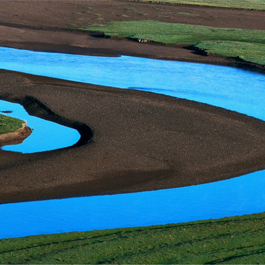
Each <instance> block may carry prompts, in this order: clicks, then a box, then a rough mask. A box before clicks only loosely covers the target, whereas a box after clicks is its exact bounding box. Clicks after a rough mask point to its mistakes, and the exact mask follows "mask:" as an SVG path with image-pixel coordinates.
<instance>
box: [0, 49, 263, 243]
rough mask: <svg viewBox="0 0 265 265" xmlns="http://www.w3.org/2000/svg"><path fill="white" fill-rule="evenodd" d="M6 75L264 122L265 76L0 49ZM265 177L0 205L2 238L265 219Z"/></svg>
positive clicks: (166, 63)
mask: <svg viewBox="0 0 265 265" xmlns="http://www.w3.org/2000/svg"><path fill="white" fill-rule="evenodd" d="M0 58H4V60H3V59H1V61H0V68H3V69H7V70H15V71H22V72H26V73H32V74H38V75H44V76H51V77H57V78H63V79H67V80H73V81H79V82H88V83H93V84H99V85H105V86H116V87H120V88H132V89H140V90H145V91H151V92H155V93H162V94H166V95H171V96H175V97H180V98H186V99H190V100H196V101H200V102H204V103H208V104H212V105H215V106H219V107H224V108H227V109H230V110H235V111H238V112H241V113H244V114H247V115H250V116H253V117H256V118H259V119H263V120H265V110H264V100H265V96H264V95H265V93H264V92H265V91H264V89H265V76H264V75H262V74H258V73H252V72H248V71H244V70H240V69H235V68H231V67H223V66H213V65H204V64H196V63H183V62H174V61H163V60H152V59H144V58H136V57H129V56H121V57H118V58H117V57H115V58H105V57H89V56H79V55H66V54H56V53H44V52H40V53H37V52H30V51H24V50H15V49H9V48H0ZM264 176H265V172H264V171H259V172H255V173H252V174H248V175H245V176H241V177H238V178H234V179H230V180H225V181H219V182H215V183H209V184H203V185H197V186H190V187H184V188H176V189H167V190H160V191H151V192H140V193H132V194H121V195H112V196H95V197H82V198H72V199H63V200H50V201H41V202H27V203H14V204H5V205H0V212H1V217H2V216H4V218H1V220H0V227H1V231H0V238H5V237H18V236H27V235H34V234H44V233H45V234H49V233H58V232H69V231H84V230H85V231H87V230H95V229H106V228H115V227H131V226H146V225H152V224H167V223H178V222H186V221H192V220H201V219H209V218H220V217H224V216H235V215H243V214H250V213H257V212H262V211H265V197H264V188H265V183H264V179H265V178H264Z"/></svg>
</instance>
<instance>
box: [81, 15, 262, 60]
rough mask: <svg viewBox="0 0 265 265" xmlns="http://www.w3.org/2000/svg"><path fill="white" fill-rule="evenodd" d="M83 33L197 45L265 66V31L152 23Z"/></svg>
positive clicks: (100, 27) (96, 28) (123, 23)
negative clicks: (102, 33)
mask: <svg viewBox="0 0 265 265" xmlns="http://www.w3.org/2000/svg"><path fill="white" fill-rule="evenodd" d="M80 30H87V31H95V32H104V33H105V35H106V36H111V37H117V38H131V39H146V40H150V41H154V42H159V43H164V44H167V45H174V44H186V45H195V46H197V47H199V48H201V49H205V50H207V51H208V52H210V53H215V54H217V55H221V56H228V57H240V58H241V59H244V60H245V61H248V62H252V63H257V64H261V65H265V47H264V44H265V31H264V30H247V29H233V28H214V27H206V26H196V25H187V24H177V23H165V22H158V21H152V20H139V21H118V22H109V23H107V24H105V25H100V24H95V25H92V26H90V27H84V28H82V29H80Z"/></svg>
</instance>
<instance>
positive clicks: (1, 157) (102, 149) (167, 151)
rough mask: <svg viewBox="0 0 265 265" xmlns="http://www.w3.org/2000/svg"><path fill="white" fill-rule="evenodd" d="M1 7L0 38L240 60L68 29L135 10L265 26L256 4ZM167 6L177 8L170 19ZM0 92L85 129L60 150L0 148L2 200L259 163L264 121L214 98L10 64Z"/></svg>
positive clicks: (23, 43)
mask: <svg viewBox="0 0 265 265" xmlns="http://www.w3.org/2000/svg"><path fill="white" fill-rule="evenodd" d="M128 8H129V9H128ZM0 10H1V15H0V45H1V46H8V47H16V48H23V49H32V50H46V51H58V52H68V53H79V54H91V55H107V56H116V54H126V55H137V56H145V57H152V58H164V59H177V60H183V61H194V62H206V63H212V64H224V65H234V66H239V67H241V66H242V65H241V62H236V61H234V60H232V59H226V58H221V57H216V56H202V55H199V54H196V52H194V51H191V50H187V49H184V48H183V47H181V46H179V47H165V46H161V45H157V44H142V43H137V42H132V41H128V40H114V39H103V38H94V37H92V36H89V35H88V34H82V33H77V32H69V31H66V29H67V28H69V27H76V26H83V25H86V23H87V24H89V23H92V22H98V23H105V22H107V21H111V20H135V19H156V20H159V21H166V22H179V23H189V24H198V25H207V26H217V27H240V28H248V29H265V23H263V22H264V12H262V11H252V10H234V9H218V8H205V7H190V6H171V5H158V4H152V5H151V7H150V5H147V4H142V3H126V2H125V1H114V0H108V1H103V0H97V1H94V0H90V1H71V3H69V2H68V1H21V2H20V1H5V0H2V1H0ZM130 10H131V11H130ZM132 10H133V12H132ZM165 12H173V13H176V15H174V16H173V18H172V19H169V18H167V17H166V16H164V15H165ZM124 14H125V15H126V16H127V17H126V16H123V15H124ZM143 14H145V15H143ZM250 67H251V66H250ZM0 96H1V97H2V98H5V99H9V100H17V101H19V102H21V103H22V104H23V105H24V106H25V107H26V109H27V110H28V111H29V112H30V113H31V114H35V115H38V116H39V117H44V118H47V119H50V120H53V121H56V122H59V123H61V124H65V125H68V126H72V127H73V128H76V129H78V130H79V131H80V132H81V134H82V138H81V141H80V142H79V143H78V144H77V145H76V146H75V147H72V148H66V149H62V150H56V151H50V152H44V153H37V154H27V155H22V154H18V153H13V152H4V151H1V150H0V203H6V202H14V201H28V200H39V199H49V198H62V197H71V196H81V195H94V194H109V193H120V192H133V191H142V190H152V189H161V188H171V187H179V186H185V185H192V184H199V183H205V182H211V181H217V180H221V179H227V178H231V177H235V176H239V175H241V174H245V173H249V172H252V171H255V170H259V169H264V168H265V155H264V153H265V151H264V150H265V148H264V144H265V134H264V131H265V130H264V129H265V123H264V122H262V121H259V120H256V119H253V118H250V117H247V116H244V115H240V114H237V113H234V112H230V111H226V110H223V109H220V108H215V107H211V106H208V105H205V104H200V103H196V102H191V101H186V100H180V99H176V98H170V97H166V96H162V95H155V94H151V93H145V92H139V91H134V90H120V89H115V88H107V87H101V86H95V85H89V84H87V85H85V84H79V83H74V82H66V81H61V80H56V79H51V78H43V77H36V76H30V75H25V74H18V73H14V72H8V71H1V72H0ZM88 126H89V127H88ZM90 128H91V129H90ZM93 135H94V137H93ZM92 137H93V140H92V141H90V140H91V139H92ZM40 140H41V139H40Z"/></svg>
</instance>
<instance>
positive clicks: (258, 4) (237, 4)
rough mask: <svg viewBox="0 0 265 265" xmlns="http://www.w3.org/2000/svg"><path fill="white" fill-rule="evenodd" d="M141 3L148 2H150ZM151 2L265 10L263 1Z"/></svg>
mask: <svg viewBox="0 0 265 265" xmlns="http://www.w3.org/2000/svg"><path fill="white" fill-rule="evenodd" d="M143 1H144V2H150V0H143ZM151 2H167V3H176V4H189V5H201V6H216V7H227V8H245V9H257V10H265V2H264V1H263V0H159V1H158V0H152V1H151Z"/></svg>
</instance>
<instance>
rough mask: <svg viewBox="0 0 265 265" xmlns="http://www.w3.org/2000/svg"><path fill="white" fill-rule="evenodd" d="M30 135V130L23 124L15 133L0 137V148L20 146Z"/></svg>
mask: <svg viewBox="0 0 265 265" xmlns="http://www.w3.org/2000/svg"><path fill="white" fill-rule="evenodd" d="M31 133H32V129H31V128H30V127H28V126H27V123H26V122H25V123H23V125H22V127H21V128H19V129H18V130H17V131H16V132H12V133H4V134H1V135H0V147H2V146H5V145H13V144H21V143H23V141H24V140H25V139H26V138H28V137H29V136H30V135H31Z"/></svg>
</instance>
